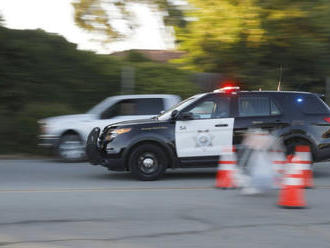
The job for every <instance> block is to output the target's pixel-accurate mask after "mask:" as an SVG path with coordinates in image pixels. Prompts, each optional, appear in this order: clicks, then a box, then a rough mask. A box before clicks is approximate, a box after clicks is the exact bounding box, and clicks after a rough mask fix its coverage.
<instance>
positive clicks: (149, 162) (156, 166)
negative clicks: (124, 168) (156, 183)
mask: <svg viewBox="0 0 330 248" xmlns="http://www.w3.org/2000/svg"><path fill="white" fill-rule="evenodd" d="M168 161H169V160H168V156H167V155H166V153H165V152H164V150H163V149H162V148H161V147H159V146H157V145H153V144H142V145H140V146H137V147H136V148H134V149H133V151H132V152H131V153H130V156H129V159H128V166H129V169H130V171H131V173H132V174H133V175H134V176H135V177H136V178H137V179H139V180H142V181H152V180H156V179H158V178H160V177H161V176H162V175H163V173H164V172H165V170H166V168H167V167H168Z"/></svg>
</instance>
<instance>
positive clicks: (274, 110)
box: [270, 100, 281, 115]
mask: <svg viewBox="0 0 330 248" xmlns="http://www.w3.org/2000/svg"><path fill="white" fill-rule="evenodd" d="M270 114H271V115H279V114H281V111H280V109H279V108H278V107H277V105H276V104H275V103H274V102H273V101H272V100H270Z"/></svg>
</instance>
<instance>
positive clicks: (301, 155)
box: [295, 146, 314, 188]
mask: <svg viewBox="0 0 330 248" xmlns="http://www.w3.org/2000/svg"><path fill="white" fill-rule="evenodd" d="M296 157H297V160H298V161H295V163H300V164H301V166H302V168H303V169H302V173H303V180H304V187H305V188H312V187H313V186H314V183H313V171H312V156H311V150H310V147H309V146H296Z"/></svg>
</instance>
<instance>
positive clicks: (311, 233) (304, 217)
mask: <svg viewBox="0 0 330 248" xmlns="http://www.w3.org/2000/svg"><path fill="white" fill-rule="evenodd" d="M314 176H315V178H314V179H315V186H316V187H315V188H314V189H310V190H306V199H307V204H308V208H306V209H301V210H292V209H282V208H279V207H277V206H276V202H277V194H278V192H277V191H273V192H270V193H268V194H265V195H261V196H242V195H240V193H239V191H237V190H219V189H215V188H213V185H214V180H215V169H189V170H187V169H186V170H175V171H171V172H169V173H167V175H166V176H165V177H164V178H162V180H159V181H153V182H141V181H136V180H135V179H134V178H133V177H132V176H131V175H130V174H128V173H124V172H123V173H122V172H121V173H118V172H117V173H116V172H109V171H107V170H106V169H104V168H102V167H94V166H91V165H88V164H87V163H79V164H66V163H59V162H55V161H50V160H44V161H42V160H0V247H13V248H14V247H27V248H29V247H34V248H35V247H46V248H47V247H82V248H83V247H88V248H90V247H92V248H94V247H95V248H97V247H124V248H126V247H137V248H142V247H143V248H148V247H164V248H165V247H166V248H167V247H203V248H204V247H205V248H208V247H226V248H230V247H246V248H249V247H251V248H252V247H253V248H256V247H285V248H286V247H299V248H304V247H306V248H307V247H308V248H311V247H330V235H329V234H330V213H329V212H330V211H329V209H330V197H329V196H330V163H323V164H317V165H316V166H315V171H314Z"/></svg>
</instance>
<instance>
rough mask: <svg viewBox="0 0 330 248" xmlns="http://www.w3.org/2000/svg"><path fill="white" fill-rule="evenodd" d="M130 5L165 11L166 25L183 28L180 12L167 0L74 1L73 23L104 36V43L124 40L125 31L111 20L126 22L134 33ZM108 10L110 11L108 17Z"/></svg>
mask: <svg viewBox="0 0 330 248" xmlns="http://www.w3.org/2000/svg"><path fill="white" fill-rule="evenodd" d="M131 3H140V4H148V5H149V6H150V7H151V8H153V9H154V11H158V12H160V11H166V12H167V13H168V15H166V16H164V22H165V24H166V25H172V26H173V25H176V26H179V27H183V26H184V25H185V21H184V18H183V12H182V10H181V9H180V8H179V7H178V6H176V5H175V4H173V3H171V1H169V0H139V1H138V0H122V1H118V0H76V1H75V2H74V3H73V7H74V20H75V23H76V24H77V25H78V26H79V27H81V28H83V29H85V30H88V31H92V32H98V33H100V34H103V35H105V37H106V41H113V40H116V39H121V38H124V37H126V36H127V35H128V33H127V31H126V32H124V31H120V30H118V29H116V28H115V25H113V24H112V23H113V20H115V19H117V18H119V19H122V20H126V23H127V26H128V29H129V30H131V31H134V30H135V28H136V27H137V25H136V22H135V19H134V13H132V11H130V10H129V8H128V6H129V4H131ZM109 9H111V13H110V15H109V14H108V13H109V11H108V10H109Z"/></svg>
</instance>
